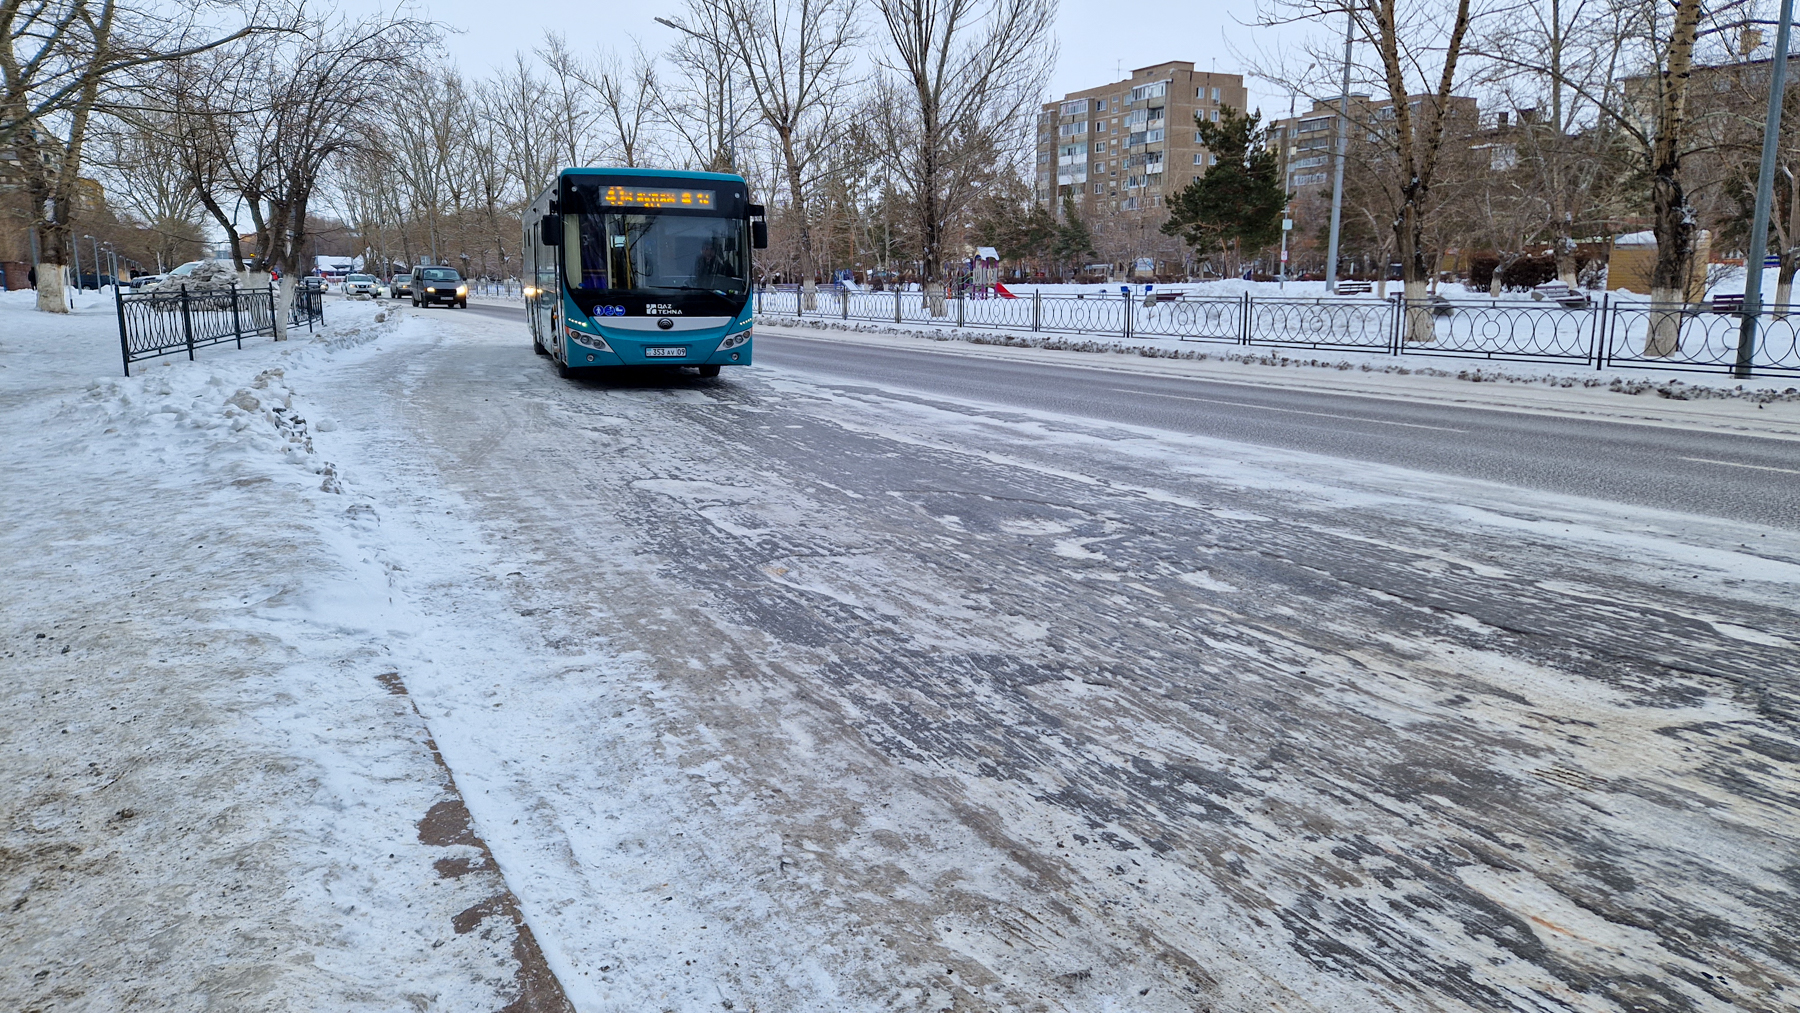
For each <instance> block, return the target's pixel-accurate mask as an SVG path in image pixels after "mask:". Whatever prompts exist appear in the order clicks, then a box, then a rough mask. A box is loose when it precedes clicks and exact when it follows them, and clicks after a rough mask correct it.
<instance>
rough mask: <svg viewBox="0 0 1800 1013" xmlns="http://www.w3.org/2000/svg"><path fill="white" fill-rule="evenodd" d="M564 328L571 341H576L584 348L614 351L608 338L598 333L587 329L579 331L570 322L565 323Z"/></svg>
mask: <svg viewBox="0 0 1800 1013" xmlns="http://www.w3.org/2000/svg"><path fill="white" fill-rule="evenodd" d="M563 330H564V331H566V332H567V333H568V335H569V340H570V341H573V342H575V343H576V344H577V345H580V346H582V347H583V348H592V349H594V350H595V351H599V352H610V351H612V346H611V345H609V344H607V343H606V339H605V338H603V337H601V336H600V335H598V334H589V333H587V332H586V331H578V330H576V329H575V328H573V327H570V326H569V325H568V324H564V325H563Z"/></svg>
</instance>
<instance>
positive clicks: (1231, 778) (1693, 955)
mask: <svg viewBox="0 0 1800 1013" xmlns="http://www.w3.org/2000/svg"><path fill="white" fill-rule="evenodd" d="M515 317H516V313H509V314H507V318H505V319H501V318H498V317H495V316H488V315H484V314H480V313H476V312H469V313H454V312H448V311H438V312H435V313H431V314H430V315H429V319H430V320H431V321H432V323H431V325H430V327H431V328H432V329H431V330H429V331H421V332H420V333H421V336H420V337H417V338H413V339H407V340H399V339H396V340H395V341H394V342H392V343H389V344H385V347H383V348H382V350H381V351H380V352H379V354H371V355H368V356H365V357H361V358H358V359H356V360H355V361H348V362H345V363H343V364H341V365H339V366H336V367H333V368H331V369H325V370H322V371H321V372H320V373H319V375H317V376H313V377H309V378H307V379H306V381H305V383H304V386H305V389H306V398H307V399H308V411H309V412H313V413H317V414H319V415H320V416H323V417H330V418H332V419H335V420H337V421H338V422H339V423H340V424H341V426H342V431H341V432H337V433H333V434H330V436H331V437H332V438H333V439H334V440H335V443H334V444H332V445H333V446H334V447H335V448H336V449H335V451H334V452H335V453H338V454H339V455H341V457H342V459H343V460H344V461H346V462H347V463H346V464H345V465H344V467H345V469H346V476H347V481H351V482H355V483H358V486H359V488H360V489H361V491H362V492H363V493H365V494H368V495H370V496H372V497H373V500H374V502H375V504H376V506H375V509H376V510H377V511H379V512H380V516H379V519H378V522H377V521H375V520H373V519H371V521H370V523H369V524H368V525H367V527H368V529H369V534H368V538H369V539H370V541H369V544H370V545H371V546H373V547H374V548H373V549H372V550H371V551H374V552H376V553H378V554H381V556H382V558H383V559H385V560H386V561H387V562H385V563H384V564H383V565H385V566H388V567H389V569H390V571H393V572H403V573H404V576H403V577H401V578H398V579H400V580H402V581H403V583H404V586H405V588H406V589H407V593H408V594H409V595H411V596H412V597H413V599H414V600H415V601H416V603H417V608H418V609H419V610H420V611H421V612H422V613H424V614H426V615H429V616H432V617H434V618H433V619H432V622H433V623H435V624H436V627H435V628H436V629H437V631H438V632H436V633H435V634H432V635H429V636H427V637H425V638H423V641H422V642H421V643H419V644H415V645H414V647H413V648H412V650H413V651H414V654H415V658H414V661H413V662H412V663H410V664H408V665H402V666H401V667H402V675H403V677H404V678H405V679H406V681H407V683H408V685H409V686H410V687H411V688H412V691H413V694H414V697H415V699H416V700H418V701H419V702H420V706H421V711H422V713H423V714H424V716H425V718H426V720H427V721H428V722H429V723H430V724H431V726H432V729H433V732H434V733H435V734H436V736H437V739H438V741H439V742H440V743H441V744H442V745H443V748H444V752H445V756H446V759H447V761H448V762H449V763H450V766H451V767H452V768H453V769H455V770H456V773H457V777H458V780H459V782H461V783H462V785H463V789H464V793H465V794H466V795H467V796H468V797H469V799H470V801H469V805H470V808H471V810H472V811H473V812H474V815H475V819H476V822H477V824H478V825H479V827H480V829H481V830H482V832H483V834H484V835H485V836H486V837H487V839H488V841H489V843H490V844H491V846H492V847H493V851H494V853H495V855H496V857H497V858H498V860H499V863H500V865H501V867H502V869H503V870H504V872H505V875H506V877H507V880H508V883H509V885H510V886H511V887H512V888H513V890H514V891H516V892H517V893H518V895H519V897H520V899H521V903H522V904H523V906H524V909H525V912H526V915H527V917H528V918H529V920H530V922H531V924H532V926H533V927H534V929H535V930H536V931H537V933H538V936H539V938H540V940H541V941H542V943H543V946H544V949H545V953H546V956H547V958H548V959H549V960H550V962H551V964H552V966H553V967H555V969H556V970H557V973H558V975H559V976H560V977H561V978H562V980H563V982H564V984H565V987H566V988H567V990H568V994H569V997H570V999H571V1000H572V1001H573V1002H574V1003H575V1005H576V1006H577V1007H578V1008H583V1009H633V1010H636V1009H652V1008H667V1009H681V1010H689V1009H692V1010H700V1009H705V1008H713V1009H717V1008H721V1007H725V1008H737V1009H761V1010H820V1011H826V1010H830V1011H838V1010H851V1009H921V1010H923V1009H930V1010H937V1009H958V1010H964V1009H970V1010H972V1009H1046V1010H1082V1011H1089V1010H1143V1011H1151V1010H1196V1009H1208V1010H1252V1009H1255V1010H1266V1009H1285V1010H1320V1011H1325V1010H1329V1011H1344V1010H1373V1009H1399V1010H1457V1009H1467V1010H1494V1009H1510V1010H1550V1009H1558V1010H1565V1009H1566V1010H1653V1011H1663V1010H1686V1009H1697V1010H1699V1009H1707V1010H1726V1009H1751V1010H1767V1011H1776V1010H1789V1009H1792V1008H1794V1006H1795V1004H1796V1003H1797V1002H1800V981H1797V980H1796V976H1797V975H1800V942H1797V936H1796V932H1795V930H1794V927H1795V925H1796V924H1800V903H1797V895H1800V851H1797V845H1800V838H1797V837H1796V820H1795V816H1796V812H1797V811H1800V742H1797V735H1796V724H1795V721H1796V715H1797V714H1800V700H1797V696H1796V693H1797V686H1796V679H1795V669H1796V661H1795V657H1796V655H1795V650H1796V647H1797V646H1800V629H1796V624H1795V621H1794V615H1793V612H1792V611H1791V606H1792V600H1793V599H1792V592H1793V588H1794V585H1795V581H1796V578H1797V577H1800V566H1797V565H1796V560H1797V559H1800V552H1797V549H1800V544H1797V539H1796V538H1795V536H1794V533H1793V531H1792V530H1790V529H1788V528H1786V527H1782V526H1768V527H1764V526H1758V525H1756V524H1753V523H1750V522H1745V521H1740V520H1730V519H1709V518H1706V517H1702V516H1697V515H1686V514H1678V513H1665V512H1657V511H1655V510H1653V509H1649V508H1646V507H1641V506H1623V505H1616V504H1611V503H1608V502H1605V501H1602V500H1597V499H1578V498H1574V497H1567V496H1560V495H1556V494H1553V493H1546V492H1534V491H1526V490H1522V489H1519V488H1515V487H1510V486H1507V485H1504V484H1499V483H1489V482H1481V481H1474V480H1470V479H1466V478H1462V477H1454V476H1449V475H1444V474H1433V473H1430V472H1429V471H1425V470H1407V469H1404V468H1401V467H1397V466H1393V465H1388V464H1380V463H1370V462H1358V461H1351V460H1346V459H1342V458H1334V457H1331V456H1327V455H1323V454H1309V453H1302V452H1294V451H1288V450H1277V449H1267V448H1258V447H1255V446H1251V445H1249V444H1247V443H1241V442H1230V441H1225V440H1220V439H1216V438H1211V437H1207V436H1201V435H1191V434H1183V433H1179V432H1171V431H1168V430H1162V429H1155V428H1149V427H1140V426H1131V425H1126V424H1120V423H1115V422H1108V421H1102V420H1096V419H1091V418H1082V417H1080V415H1079V412H1074V411H1069V412H1062V413H1049V412H1045V411H1042V410H1033V409H1024V408H1019V407H1013V406H1007V405H994V404H986V403H982V402H979V401H975V400H964V399H959V398H955V397H949V396H945V395H941V394H935V393H930V392H928V391H918V390H908V389H906V384H905V383H904V382H888V383H885V384H872V383H869V382H866V381H864V382H859V381H857V380H856V379H854V378H846V377H844V376H841V375H832V374H831V373H829V372H827V371H812V370H809V369H807V368H805V365H804V363H802V362H799V361H797V358H798V357H797V356H796V355H795V354H793V353H792V351H791V349H784V350H783V351H782V352H781V354H779V355H771V356H768V357H767V358H768V359H769V360H770V361H773V362H777V363H779V365H778V366H759V367H756V368H754V369H747V370H740V371H736V372H731V371H728V373H727V375H726V376H725V377H722V378H720V379H719V380H701V379H698V378H696V377H694V376H692V375H691V374H687V375H679V374H654V373H652V374H644V375H638V376H630V377H624V378H617V379H612V380H592V381H576V382H569V381H563V380H559V379H557V378H556V376H555V374H554V372H553V370H552V369H551V368H550V366H549V365H548V363H547V362H546V360H543V359H540V358H537V357H535V356H533V355H532V354H531V351H530V348H529V345H528V341H527V338H526V337H525V335H524V331H523V328H522V326H521V325H520V324H519V323H517V322H516V319H515ZM770 344H771V345H774V344H775V343H774V342H771V343H770ZM809 344H813V345H814V347H817V350H818V354H821V355H826V354H829V349H828V348H824V347H818V346H816V343H809ZM918 354H919V355H920V356H922V357H923V358H922V366H921V368H922V369H937V368H939V366H940V365H941V364H940V363H939V362H938V360H936V359H934V358H932V352H931V351H930V349H929V346H924V345H921V349H920V351H919V353H918ZM1079 372H1080V371H1068V375H1067V377H1066V378H1065V379H1064V380H1063V381H1062V382H1063V383H1064V384H1065V385H1074V386H1078V385H1080V384H1085V383H1090V382H1092V381H1091V379H1090V378H1088V377H1086V376H1082V375H1077V374H1078V373H1079ZM290 380H291V378H290ZM293 382H295V385H296V387H297V388H299V387H300V386H301V383H300V382H299V381H293ZM921 386H923V385H921ZM1316 421H1317V423H1318V424H1319V426H1320V427H1321V428H1323V429H1331V428H1341V426H1342V423H1340V422H1336V421H1334V420H1332V419H1328V418H1321V419H1318V420H1316ZM1421 432H1425V431H1423V430H1421ZM1663 435H1664V431H1662V430H1657V429H1653V428H1650V427H1644V428H1643V433H1642V439H1643V441H1644V443H1645V444H1646V445H1654V443H1655V441H1656V440H1657V439H1659V438H1662V437H1663ZM1438 437H1439V438H1440V439H1441V440H1442V441H1443V442H1444V443H1446V444H1452V443H1453V442H1454V440H1455V439H1456V434H1455V433H1449V432H1446V433H1441V434H1438ZM322 439H323V438H322ZM1790 460H1791V458H1790ZM358 462H360V463H358ZM1771 474H1774V473H1771ZM1790 506H1791V504H1790ZM1775 509H1777V511H1778V509H1779V508H1775Z"/></svg>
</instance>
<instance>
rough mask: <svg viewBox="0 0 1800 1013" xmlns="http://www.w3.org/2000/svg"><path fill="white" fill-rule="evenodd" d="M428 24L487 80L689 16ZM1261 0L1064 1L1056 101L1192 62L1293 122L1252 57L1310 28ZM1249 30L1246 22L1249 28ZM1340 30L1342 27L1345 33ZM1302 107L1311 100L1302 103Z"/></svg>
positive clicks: (524, 13)
mask: <svg viewBox="0 0 1800 1013" xmlns="http://www.w3.org/2000/svg"><path fill="white" fill-rule="evenodd" d="M420 2H421V4H422V8H423V10H424V11H425V12H426V13H427V14H428V16H430V17H432V18H434V19H435V20H437V21H440V22H442V23H444V24H446V25H450V26H454V27H455V28H457V29H461V31H460V32H458V33H457V34H453V35H451V36H450V37H449V38H448V39H447V40H446V44H447V46H448V48H449V50H450V55H451V57H452V58H453V59H455V60H456V62H457V64H458V65H459V66H460V67H461V68H462V70H463V72H464V73H465V74H468V75H470V76H485V74H486V73H487V71H488V70H489V69H491V68H492V67H494V66H496V65H498V64H501V63H505V62H507V61H509V60H510V59H511V58H512V54H513V53H514V52H515V51H518V50H525V51H529V50H530V49H531V48H532V47H534V46H536V45H537V44H538V42H539V41H540V40H541V39H542V38H543V33H544V29H545V28H546V27H552V26H553V27H556V28H557V29H558V30H560V31H562V32H564V33H565V34H566V35H567V36H568V37H569V41H570V43H571V45H572V46H573V47H574V48H576V49H578V50H584V49H590V48H600V47H611V48H613V49H616V50H618V51H619V52H621V53H623V52H625V51H626V50H628V49H629V48H630V45H631V43H630V38H631V37H632V36H635V37H637V38H638V39H639V40H640V41H642V42H643V44H644V48H645V49H646V50H648V51H650V52H652V53H660V52H663V51H665V50H667V49H669V48H670V47H671V46H672V45H673V44H674V42H675V40H676V37H677V36H676V33H675V32H674V31H673V30H672V29H669V28H665V27H663V26H662V25H659V24H657V23H656V21H655V19H656V18H657V17H658V16H659V15H660V16H663V17H672V16H674V15H676V14H678V13H679V12H680V10H681V5H680V4H679V3H677V2H674V0H644V2H642V3H638V4H624V3H608V4H604V5H595V6H594V7H592V8H589V9H588V11H587V12H586V13H584V12H583V8H582V6H579V5H576V4H571V3H568V2H567V0H502V2H500V3H495V2H493V0H420ZM1255 17H1256V8H1255V2H1254V0H1237V2H1226V0H1137V2H1136V3H1132V4H1129V5H1127V6H1125V7H1114V6H1112V5H1111V4H1101V3H1082V2H1080V0H1074V2H1069V0H1065V2H1064V3H1063V5H1062V8H1061V13H1060V15H1059V16H1058V18H1057V36H1058V41H1059V42H1060V44H1061V45H1060V50H1061V55H1060V56H1059V57H1058V59H1057V64H1056V70H1055V72H1054V73H1053V74H1052V75H1051V77H1050V93H1051V95H1053V96H1058V95H1061V94H1063V93H1064V92H1070V91H1076V90H1078V89H1081V88H1092V87H1095V86H1098V85H1102V84H1108V83H1110V82H1113V81H1117V80H1121V79H1122V78H1123V74H1120V73H1117V70H1118V69H1119V68H1122V69H1123V70H1124V72H1125V73H1129V72H1130V71H1131V70H1132V68H1134V67H1145V66H1149V65H1151V64H1156V63H1161V62H1163V61H1165V60H1192V61H1193V62H1194V66H1195V68H1196V69H1198V70H1217V71H1219V72H1222V73H1242V74H1244V75H1245V78H1246V81H1245V84H1246V85H1248V87H1249V88H1250V98H1251V104H1252V106H1257V105H1260V106H1261V107H1262V110H1263V113H1264V114H1265V116H1269V117H1274V116H1285V115H1287V106H1288V95H1287V92H1285V91H1283V90H1280V89H1277V88H1275V87H1274V86H1273V85H1270V84H1269V83H1268V82H1265V81H1257V80H1253V79H1250V74H1249V68H1248V67H1246V66H1245V65H1244V64H1245V62H1246V58H1249V59H1252V60H1253V59H1256V57H1257V52H1258V49H1259V48H1260V49H1261V50H1262V51H1264V52H1275V51H1278V50H1280V49H1282V48H1283V47H1287V48H1288V49H1289V50H1290V51H1291V49H1292V47H1293V45H1294V44H1295V43H1297V42H1299V41H1300V40H1301V38H1302V37H1303V36H1304V34H1305V32H1306V30H1305V29H1299V28H1286V29H1281V30H1279V31H1275V30H1269V29H1255V28H1251V27H1249V26H1248V24H1246V23H1247V22H1251V21H1254V20H1255ZM1240 22H1244V23H1240ZM1338 30H1339V31H1341V30H1342V29H1341V27H1340V28H1339V29H1338ZM1300 105H1301V108H1302V109H1304V108H1305V107H1306V100H1305V99H1302V100H1301V101H1300Z"/></svg>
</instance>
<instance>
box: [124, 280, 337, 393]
mask: <svg viewBox="0 0 1800 1013" xmlns="http://www.w3.org/2000/svg"><path fill="white" fill-rule="evenodd" d="M114 302H115V304H116V307H117V309H118V314H119V352H120V355H121V356H122V357H123V359H124V365H125V375H126V376H130V375H131V364H132V363H134V362H141V361H143V360H144V359H154V358H156V357H157V356H160V355H174V354H177V353H179V352H181V351H183V350H186V352H187V356H188V358H189V359H192V358H193V357H194V350H195V349H196V348H204V347H206V346H208V345H218V344H223V343H224V342H227V341H233V342H236V343H237V346H238V347H239V348H242V347H244V339H245V338H254V337H258V336H260V335H264V334H269V335H272V334H274V333H275V306H276V298H275V288H274V286H273V285H271V286H270V287H268V288H249V289H245V288H238V287H237V286H236V285H232V286H231V287H230V288H194V289H189V288H188V287H187V286H185V285H184V286H182V287H181V288H180V289H177V290H175V291H172V292H170V291H157V292H115V293H114ZM324 320H325V293H324V291H323V290H322V289H319V288H316V287H313V286H310V285H302V286H301V287H300V288H298V289H297V290H295V292H294V305H293V306H292V308H291V309H290V310H289V311H288V326H290V327H300V326H302V325H304V326H305V327H306V329H307V330H308V331H311V330H312V329H313V326H314V325H315V324H320V323H323V322H324Z"/></svg>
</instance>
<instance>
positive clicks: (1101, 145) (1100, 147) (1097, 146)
mask: <svg viewBox="0 0 1800 1013" xmlns="http://www.w3.org/2000/svg"><path fill="white" fill-rule="evenodd" d="M1105 150H1106V142H1105V141H1095V142H1094V153H1095V154H1099V153H1100V152H1102V151H1105Z"/></svg>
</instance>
